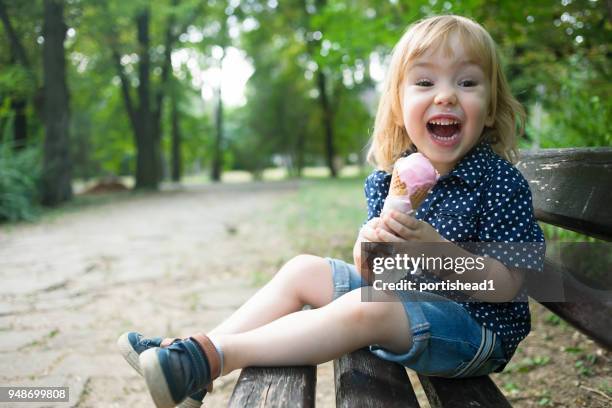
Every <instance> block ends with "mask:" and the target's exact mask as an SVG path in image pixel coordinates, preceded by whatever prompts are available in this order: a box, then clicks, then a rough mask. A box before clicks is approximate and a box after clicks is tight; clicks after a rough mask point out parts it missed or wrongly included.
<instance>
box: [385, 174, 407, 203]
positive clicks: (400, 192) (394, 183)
mask: <svg viewBox="0 0 612 408" xmlns="http://www.w3.org/2000/svg"><path fill="white" fill-rule="evenodd" d="M389 195H392V196H396V197H401V196H405V195H408V189H407V188H406V184H404V182H403V181H402V180H401V179H400V178H399V173H398V172H397V169H393V174H392V175H391V185H390V186H389Z"/></svg>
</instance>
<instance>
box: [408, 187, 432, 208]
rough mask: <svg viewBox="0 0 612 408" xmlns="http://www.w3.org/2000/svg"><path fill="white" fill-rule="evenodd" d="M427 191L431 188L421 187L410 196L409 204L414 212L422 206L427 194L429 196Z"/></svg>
mask: <svg viewBox="0 0 612 408" xmlns="http://www.w3.org/2000/svg"><path fill="white" fill-rule="evenodd" d="M432 187H433V186H432ZM429 190H431V187H429V188H428V187H421V188H419V189H417V190H415V191H414V192H413V193H412V194H411V195H410V203H411V204H412V208H413V209H414V210H416V209H417V208H419V207H420V206H421V204H423V201H425V198H427V194H429Z"/></svg>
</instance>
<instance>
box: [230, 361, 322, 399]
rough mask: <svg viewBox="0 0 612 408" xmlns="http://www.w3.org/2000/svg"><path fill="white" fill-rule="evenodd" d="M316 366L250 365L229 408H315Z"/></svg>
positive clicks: (240, 378)
mask: <svg viewBox="0 0 612 408" xmlns="http://www.w3.org/2000/svg"><path fill="white" fill-rule="evenodd" d="M316 381H317V368H316V367H314V366H304V367H247V368H245V369H243V370H242V372H241V373H240V377H238V383H237V384H236V387H235V388H234V392H233V393H232V396H231V398H230V401H229V404H228V406H229V407H230V408H249V407H258V408H263V407H270V408H272V407H301V408H313V407H314V405H315V387H316Z"/></svg>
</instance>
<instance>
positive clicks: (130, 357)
mask: <svg viewBox="0 0 612 408" xmlns="http://www.w3.org/2000/svg"><path fill="white" fill-rule="evenodd" d="M163 340H164V339H163V338H162V337H150V338H147V337H144V336H143V335H142V334H140V333H136V332H127V333H123V334H122V335H121V336H120V337H119V339H118V340H117V346H118V347H119V351H120V352H121V355H122V356H123V358H125V361H127V362H128V364H129V365H131V366H132V368H133V369H134V370H136V371H137V372H138V374H140V375H142V368H141V367H140V362H139V361H138V357H139V355H140V354H142V353H143V352H144V351H145V350H148V349H151V348H154V347H162V345H161V344H162V342H163ZM177 341H180V339H169V341H166V343H174V342H177ZM206 392H207V390H199V391H196V392H194V393H193V394H191V395H190V396H189V397H187V398H186V399H185V400H184V401H182V402H181V403H180V404H179V405H178V408H200V407H201V406H202V402H203V400H204V397H205V396H206Z"/></svg>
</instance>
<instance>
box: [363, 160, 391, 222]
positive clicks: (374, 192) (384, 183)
mask: <svg viewBox="0 0 612 408" xmlns="http://www.w3.org/2000/svg"><path fill="white" fill-rule="evenodd" d="M390 181H391V177H390V175H388V174H387V173H386V172H384V171H382V170H375V171H374V172H372V174H370V175H369V176H368V177H367V178H366V181H365V187H364V193H365V198H366V204H367V205H368V218H367V220H366V222H367V221H370V220H371V219H372V218H374V217H379V216H380V212H381V211H382V208H383V205H384V203H385V198H386V197H387V193H388V192H389V183H390Z"/></svg>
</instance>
